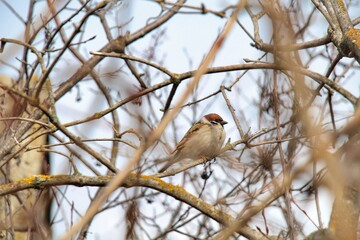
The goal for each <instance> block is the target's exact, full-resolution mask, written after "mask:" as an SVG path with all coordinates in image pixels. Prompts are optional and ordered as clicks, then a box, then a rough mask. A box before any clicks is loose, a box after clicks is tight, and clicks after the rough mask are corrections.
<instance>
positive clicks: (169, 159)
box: [159, 155, 179, 173]
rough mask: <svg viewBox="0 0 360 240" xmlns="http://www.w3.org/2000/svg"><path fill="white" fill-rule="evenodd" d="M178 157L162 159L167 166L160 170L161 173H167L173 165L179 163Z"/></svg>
mask: <svg viewBox="0 0 360 240" xmlns="http://www.w3.org/2000/svg"><path fill="white" fill-rule="evenodd" d="M178 160H179V159H178V157H177V156H176V155H175V156H169V157H167V158H165V159H162V161H163V162H166V163H165V165H164V166H163V167H161V168H160V170H159V173H162V172H165V171H166V169H168V168H169V167H170V166H171V165H173V164H174V163H176V162H177V161H178Z"/></svg>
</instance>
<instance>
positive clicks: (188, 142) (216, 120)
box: [159, 113, 227, 172]
mask: <svg viewBox="0 0 360 240" xmlns="http://www.w3.org/2000/svg"><path fill="white" fill-rule="evenodd" d="M225 124H227V122H226V121H224V120H223V119H222V118H221V117H220V116H219V115H218V114H216V113H210V114H207V115H205V116H203V117H202V118H201V119H200V121H198V122H196V123H195V124H194V125H193V126H192V127H191V128H190V129H189V130H188V131H187V133H186V134H185V136H184V137H183V138H182V139H181V141H180V142H179V143H178V144H177V145H176V148H175V150H174V151H173V153H172V154H171V155H170V156H168V157H167V158H165V159H164V161H166V164H165V165H164V166H163V167H162V168H161V169H160V171H159V172H164V171H165V170H166V169H168V168H169V167H170V166H171V165H173V164H175V163H177V162H179V161H181V160H183V159H194V160H196V159H199V158H214V157H216V156H217V155H218V154H219V153H220V150H221V147H222V145H223V144H224V140H225V135H226V134H225V130H224V125H225Z"/></svg>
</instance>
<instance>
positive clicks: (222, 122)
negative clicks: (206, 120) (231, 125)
mask: <svg viewBox="0 0 360 240" xmlns="http://www.w3.org/2000/svg"><path fill="white" fill-rule="evenodd" d="M220 124H221V125H223V126H224V125H225V124H228V122H227V121H224V120H222V121H221V122H220Z"/></svg>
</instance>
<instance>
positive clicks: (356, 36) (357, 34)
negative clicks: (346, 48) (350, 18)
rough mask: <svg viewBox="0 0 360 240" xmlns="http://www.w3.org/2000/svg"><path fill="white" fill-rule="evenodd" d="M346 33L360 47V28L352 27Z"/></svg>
mask: <svg viewBox="0 0 360 240" xmlns="http://www.w3.org/2000/svg"><path fill="white" fill-rule="evenodd" d="M346 35H347V36H348V37H349V38H350V39H351V41H352V43H354V44H355V45H356V47H357V48H360V29H357V28H350V29H349V30H348V31H347V32H346Z"/></svg>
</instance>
